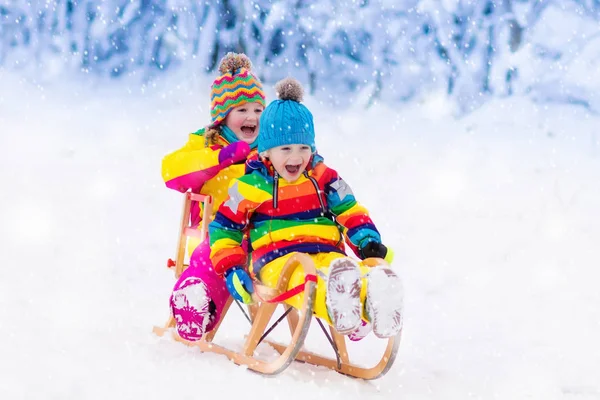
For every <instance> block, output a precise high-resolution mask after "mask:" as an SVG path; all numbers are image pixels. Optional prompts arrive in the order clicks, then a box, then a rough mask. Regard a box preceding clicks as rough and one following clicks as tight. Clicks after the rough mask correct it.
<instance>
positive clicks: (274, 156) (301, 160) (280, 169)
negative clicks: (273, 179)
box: [267, 144, 312, 182]
mask: <svg viewBox="0 0 600 400" xmlns="http://www.w3.org/2000/svg"><path fill="white" fill-rule="evenodd" d="M311 156H312V151H311V149H310V146H307V145H305V144H288V145H284V146H278V147H274V148H272V149H270V150H267V157H269V160H271V163H272V164H273V168H275V171H277V173H278V174H279V175H280V176H281V177H282V178H283V179H285V180H286V181H288V182H294V181H295V180H296V179H298V178H300V175H302V173H303V172H304V171H305V170H306V166H307V165H308V162H309V161H310V157H311Z"/></svg>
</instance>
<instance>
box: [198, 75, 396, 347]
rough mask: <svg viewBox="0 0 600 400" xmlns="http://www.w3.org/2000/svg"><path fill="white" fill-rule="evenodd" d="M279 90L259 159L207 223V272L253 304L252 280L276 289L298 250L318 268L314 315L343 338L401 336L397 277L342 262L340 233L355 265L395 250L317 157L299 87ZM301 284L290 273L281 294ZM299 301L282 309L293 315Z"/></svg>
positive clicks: (384, 269) (289, 84) (298, 274)
mask: <svg viewBox="0 0 600 400" xmlns="http://www.w3.org/2000/svg"><path fill="white" fill-rule="evenodd" d="M276 91H277V93H278V96H279V99H278V100H275V101H273V102H272V103H271V104H269V106H268V107H267V108H266V109H265V110H264V112H263V114H262V115H261V121H260V128H259V134H258V139H257V140H258V152H259V154H257V155H254V156H251V157H249V158H248V160H247V162H246V175H244V176H242V177H240V178H237V179H234V180H232V181H231V183H230V186H229V196H228V198H227V199H226V201H225V202H224V203H223V204H222V205H221V207H220V208H219V211H218V212H217V214H216V216H215V219H214V220H213V222H211V224H210V225H209V238H210V247H211V255H210V257H211V260H212V264H213V268H214V270H215V272H216V273H217V274H219V275H221V276H223V278H224V279H225V281H226V286H227V289H228V290H229V292H230V293H231V294H232V296H234V297H235V298H236V299H237V300H239V301H242V302H244V303H250V302H251V301H252V296H251V293H252V292H253V286H252V278H251V276H252V277H254V278H257V279H259V280H260V281H261V282H262V283H263V284H265V285H267V286H269V287H275V286H276V285H277V282H278V279H279V276H280V274H281V271H282V268H283V266H284V265H285V263H286V261H287V260H288V259H289V258H290V257H291V256H292V255H293V254H294V253H295V252H301V253H306V254H308V255H309V256H310V257H311V258H312V259H313V261H314V263H315V267H316V268H317V275H318V279H317V289H316V295H315V304H314V309H313V312H314V314H315V315H316V316H317V317H319V318H322V319H323V320H325V321H327V322H328V323H329V324H330V325H332V326H333V327H334V328H335V330H336V331H337V332H339V333H340V334H355V333H356V332H357V331H360V330H361V329H360V328H361V326H367V327H369V328H371V327H372V330H373V332H374V334H375V335H376V336H378V337H380V338H387V337H391V336H394V335H396V334H397V333H398V332H399V331H400V330H401V329H402V303H403V296H402V288H401V280H400V278H399V277H398V275H396V273H395V272H394V271H392V270H391V269H390V268H389V267H388V266H387V265H386V264H384V265H379V266H376V267H373V268H370V267H367V266H364V265H362V263H361V262H358V261H356V260H354V259H353V258H350V257H348V256H346V254H345V253H344V250H343V249H344V236H345V238H346V241H347V242H348V243H349V244H350V247H351V248H352V249H353V250H354V251H355V253H356V255H357V256H358V257H359V258H361V259H365V258H368V257H379V258H383V259H386V261H389V262H391V258H392V252H391V251H390V250H388V248H387V247H386V246H384V245H383V244H382V243H381V237H380V235H379V232H378V231H377V228H376V227H375V225H374V224H373V221H372V220H371V218H370V217H369V215H368V212H367V210H366V209H365V208H364V207H362V206H361V205H360V204H358V203H357V201H356V199H355V197H354V194H353V193H352V190H351V189H350V187H349V186H348V184H347V183H346V182H345V181H344V180H342V178H341V177H340V176H339V175H338V173H337V172H336V171H334V170H333V169H331V168H329V167H328V166H326V165H325V163H324V162H323V158H322V157H320V156H319V155H318V154H316V147H315V132H314V125H313V118H312V114H311V113H310V111H309V110H308V109H307V108H306V107H305V106H304V105H303V104H301V103H300V102H301V101H302V93H303V90H302V87H301V86H300V84H299V83H298V82H297V81H295V80H294V79H291V78H287V79H285V80H283V81H281V82H279V83H278V84H277V85H276ZM245 235H249V242H250V243H249V246H250V248H251V252H250V259H251V261H250V263H249V267H248V268H246V267H245V266H246V265H247V264H248V260H247V258H248V252H247V251H246V249H244V247H243V246H242V241H243V238H244V237H245ZM304 278H305V276H304V271H303V270H302V268H301V267H298V268H296V270H295V271H294V272H293V273H292V276H291V278H290V281H289V283H288V287H289V288H292V287H295V286H297V285H300V284H302V283H303V282H304ZM303 295H304V294H303V293H300V294H297V295H295V296H293V297H291V298H290V299H288V300H286V303H288V304H290V305H291V306H293V307H295V308H298V309H299V308H301V306H302V302H303ZM366 333H368V331H367V332H366ZM366 333H363V335H364V334H366Z"/></svg>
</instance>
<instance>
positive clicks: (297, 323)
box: [153, 192, 402, 379]
mask: <svg viewBox="0 0 600 400" xmlns="http://www.w3.org/2000/svg"><path fill="white" fill-rule="evenodd" d="M192 201H199V202H203V204H204V212H203V219H202V229H201V230H198V229H195V228H192V227H190V226H189V221H190V208H191V202H192ZM211 208H212V199H211V197H210V196H205V195H199V194H193V193H189V192H188V193H185V199H184V206H183V213H182V217H181V229H180V235H179V239H178V242H177V253H176V254H177V257H176V259H175V261H173V260H171V259H169V261H168V263H167V266H168V267H169V268H173V269H174V272H175V276H176V277H179V276H180V275H181V274H182V273H183V271H184V270H185V268H186V267H187V266H188V265H185V264H184V259H185V248H186V243H187V238H188V237H189V236H195V237H200V238H206V237H207V235H208V233H207V232H208V231H207V229H208V222H209V221H210V215H211ZM364 262H365V263H366V264H367V265H369V266H376V265H380V264H384V263H385V261H384V260H382V259H377V258H371V259H367V260H365V261H364ZM297 267H301V268H303V269H304V272H305V276H306V278H305V282H304V283H303V284H301V285H299V286H296V287H294V288H291V289H288V284H287V283H288V280H289V278H290V276H291V274H292V272H293V271H294V270H295V269H296V268H297ZM316 282H317V274H316V270H315V266H314V264H313V261H312V259H311V258H310V257H309V256H307V255H305V254H295V255H294V256H293V257H291V258H290V259H289V260H288V262H287V263H286V265H285V266H284V268H283V271H282V274H281V276H280V278H279V281H278V285H277V288H276V289H272V288H269V287H267V286H264V285H262V284H261V283H260V282H258V281H255V282H254V294H253V298H254V300H255V303H254V304H252V305H250V306H248V309H249V315H246V317H247V318H248V319H249V321H250V322H251V324H252V325H251V328H250V331H249V332H248V334H247V335H246V338H245V342H244V346H243V349H242V350H241V351H235V350H232V349H228V348H226V347H223V346H221V345H219V344H216V343H214V342H213V339H214V337H215V335H216V334H217V332H218V330H219V326H220V325H221V322H222V321H223V319H224V318H225V316H226V315H227V313H228V311H229V308H230V306H231V304H232V302H233V301H234V300H233V298H232V297H231V296H230V297H229V300H228V301H227V303H226V305H225V307H224V309H223V311H222V313H221V320H220V321H219V322H218V323H217V325H216V326H215V327H214V329H213V330H211V331H210V332H208V333H207V334H206V335H204V336H203V337H202V339H201V340H198V341H193V342H192V341H188V340H185V339H183V338H181V337H180V336H179V335H178V333H177V331H176V329H174V327H175V319H174V318H173V316H171V317H170V318H169V320H168V321H167V323H166V324H165V325H164V326H160V327H159V326H155V327H154V328H153V332H154V333H155V334H157V335H158V336H163V335H165V334H167V333H169V332H170V333H171V335H172V337H173V339H175V340H176V341H178V342H181V343H184V344H186V345H188V346H193V347H198V348H199V349H200V350H201V351H203V352H212V353H217V354H222V355H225V356H227V357H228V358H229V359H230V360H232V361H233V362H234V363H236V364H238V365H246V366H248V368H249V369H251V370H253V371H256V372H259V373H262V374H265V375H275V374H278V373H280V372H282V371H283V370H285V368H287V366H288V365H290V364H291V362H292V361H294V360H296V361H301V362H306V363H310V364H314V365H320V366H325V367H327V368H330V369H333V370H335V371H337V372H339V373H342V374H345V375H349V376H353V377H356V378H362V379H375V378H379V377H381V376H383V375H384V374H385V373H386V372H388V371H389V369H390V368H391V366H392V364H393V363H394V360H395V358H396V355H397V351H398V346H399V344H400V336H401V334H402V331H400V333H399V334H398V335H396V336H395V337H391V338H389V339H386V340H387V346H386V348H385V350H384V353H383V355H382V357H381V359H380V361H379V362H378V363H377V364H376V365H375V366H372V367H362V366H359V365H356V364H352V363H351V361H350V357H349V355H348V349H347V341H346V337H345V336H342V335H340V334H339V333H337V332H336V331H335V330H334V329H333V328H332V327H327V328H328V329H327V328H326V327H325V324H324V323H323V322H321V320H320V319H318V318H316V317H315V318H314V319H315V320H316V321H317V323H318V325H319V326H320V328H321V329H322V331H323V333H324V334H325V336H326V337H327V339H328V341H329V343H330V344H331V347H332V349H333V353H334V355H335V356H334V357H327V356H323V355H319V354H315V353H311V352H308V351H306V350H304V349H303V345H304V340H305V338H306V335H307V334H308V331H309V328H310V325H311V322H312V320H313V315H312V309H313V304H314V296H315V289H316ZM299 293H304V303H303V305H302V309H300V310H296V309H294V308H292V307H290V306H289V305H287V304H286V303H284V301H285V300H286V299H288V298H290V297H292V296H295V295H297V294H299ZM238 305H239V304H238ZM279 305H281V306H282V307H283V315H281V317H279V318H278V319H277V320H276V321H275V322H274V323H273V324H272V325H271V326H270V327H268V325H269V322H270V321H271V319H272V317H273V315H274V313H275V310H276V309H277V308H278V306H279ZM239 306H240V308H242V307H241V305H239ZM242 311H243V308H242ZM283 319H287V323H288V326H289V330H290V334H291V340H290V342H289V343H288V344H281V343H277V342H274V341H271V340H267V339H266V338H267V337H268V335H269V333H270V332H271V331H272V330H273V329H274V328H275V326H277V325H278V324H279V323H280V322H281V321H282V320H283ZM263 341H264V342H265V343H267V344H269V345H270V346H272V347H273V348H274V349H275V350H276V351H277V352H278V353H279V356H278V357H277V358H276V359H274V360H273V359H271V360H263V359H260V358H258V357H256V356H255V354H254V353H255V350H256V348H257V346H258V345H259V344H260V343H261V342H263ZM350 343H351V344H352V342H350ZM357 345H359V343H354V344H353V346H357Z"/></svg>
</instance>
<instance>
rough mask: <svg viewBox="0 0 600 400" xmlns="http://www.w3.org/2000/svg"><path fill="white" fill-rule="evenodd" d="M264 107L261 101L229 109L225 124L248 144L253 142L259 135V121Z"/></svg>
mask: <svg viewBox="0 0 600 400" xmlns="http://www.w3.org/2000/svg"><path fill="white" fill-rule="evenodd" d="M263 109H264V107H263V106H262V105H261V104H259V103H256V102H254V103H246V104H242V105H241V106H237V107H235V108H233V109H232V110H231V111H229V114H227V117H225V121H224V123H225V125H227V126H228V127H229V129H231V130H232V131H233V133H235V136H236V137H237V138H238V139H239V140H241V141H243V142H246V143H248V144H252V142H254V141H255V140H256V137H257V136H258V123H259V121H260V114H261V113H262V112H263Z"/></svg>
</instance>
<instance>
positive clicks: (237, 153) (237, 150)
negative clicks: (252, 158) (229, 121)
mask: <svg viewBox="0 0 600 400" xmlns="http://www.w3.org/2000/svg"><path fill="white" fill-rule="evenodd" d="M248 154H250V146H249V145H248V143H246V142H242V141H239V142H235V143H231V144H230V145H227V146H225V147H224V148H223V149H221V152H220V153H219V165H221V166H222V167H223V168H225V167H229V166H230V165H232V164H235V163H237V162H240V161H244V160H246V157H248Z"/></svg>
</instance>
